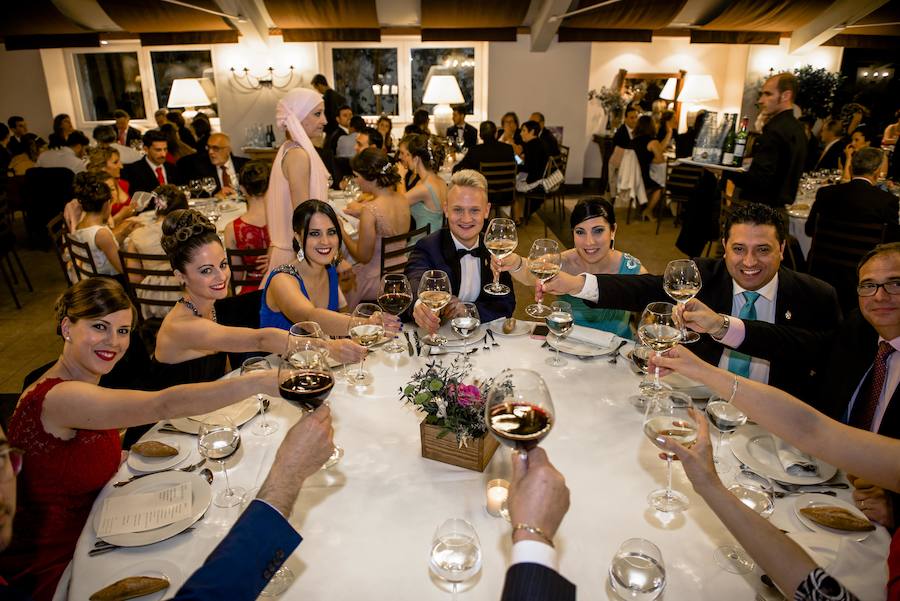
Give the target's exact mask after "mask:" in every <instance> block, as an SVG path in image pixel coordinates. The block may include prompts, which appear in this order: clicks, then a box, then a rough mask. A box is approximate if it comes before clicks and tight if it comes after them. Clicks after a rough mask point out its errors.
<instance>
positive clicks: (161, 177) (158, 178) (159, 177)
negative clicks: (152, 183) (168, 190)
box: [156, 167, 166, 186]
mask: <svg viewBox="0 0 900 601" xmlns="http://www.w3.org/2000/svg"><path fill="white" fill-rule="evenodd" d="M162 169H163V168H162V167H157V168H156V181H158V182H159V185H160V186H165V185H166V176H164V175H163V170H162Z"/></svg>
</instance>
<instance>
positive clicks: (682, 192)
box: [656, 165, 703, 234]
mask: <svg viewBox="0 0 900 601" xmlns="http://www.w3.org/2000/svg"><path fill="white" fill-rule="evenodd" d="M702 175H703V167H695V166H693V165H673V166H672V167H671V168H670V169H669V171H668V174H667V176H666V187H665V190H663V197H662V198H660V201H659V204H658V207H659V212H658V214H657V221H656V233H657V234H659V226H660V223H661V222H662V216H663V211H664V210H665V208H666V206H667V205H668V203H675V217H674V219H673V220H672V224H673V225H675V226H677V225H678V224H679V223H680V221H681V212H682V210H683V209H684V205H685V204H687V203H688V202H690V200H691V195H692V194H693V192H694V190H696V189H697V184H699V183H700V177H701V176H702ZM667 200H668V202H666V201H667Z"/></svg>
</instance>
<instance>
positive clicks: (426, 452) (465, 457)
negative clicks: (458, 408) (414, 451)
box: [419, 421, 500, 472]
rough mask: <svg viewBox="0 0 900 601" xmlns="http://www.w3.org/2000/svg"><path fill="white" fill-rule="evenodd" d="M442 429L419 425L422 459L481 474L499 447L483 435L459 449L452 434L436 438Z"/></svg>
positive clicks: (495, 441)
mask: <svg viewBox="0 0 900 601" xmlns="http://www.w3.org/2000/svg"><path fill="white" fill-rule="evenodd" d="M442 429H443V428H441V427H440V426H433V425H429V424H426V423H425V422H424V421H423V422H421V423H420V424H419V433H420V436H421V439H422V457H425V458H426V459H434V460H435V461H440V462H442V463H449V464H450V465H456V466H459V467H464V468H466V469H468V470H475V471H476V472H483V471H484V468H486V467H487V464H488V463H490V462H491V457H493V456H494V451H496V450H497V447H498V446H500V443H499V442H497V439H496V438H494V437H493V436H491V435H490V434H489V433H485V434H484V436H482V437H481V438H473V439H470V440H469V443H468V446H464V447H462V448H459V445H458V444H457V442H456V436H455V435H454V434H453V433H450V434H447V435H446V436H444V437H443V438H438V437H437V436H438V434H439V433H440V432H441V430H442Z"/></svg>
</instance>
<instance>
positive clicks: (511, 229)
mask: <svg viewBox="0 0 900 601" xmlns="http://www.w3.org/2000/svg"><path fill="white" fill-rule="evenodd" d="M484 245H485V246H486V247H487V249H488V251H489V252H490V253H491V254H492V255H494V256H495V257H497V260H498V261H500V262H502V261H503V259H505V258H506V257H508V256H509V255H510V254H512V252H513V251H514V250H516V246H518V245H519V237H518V234H517V233H516V222H515V221H513V220H512V219H506V218H503V217H498V218H497V219H491V222H490V223H489V224H488V227H487V231H486V232H485V233H484ZM484 291H485V292H487V293H488V294H494V295H496V296H502V295H504V294H509V286H507V285H505V284H501V283H500V274H499V273H498V274H496V275H494V282H493V283H492V284H488V285H487V286H485V287H484Z"/></svg>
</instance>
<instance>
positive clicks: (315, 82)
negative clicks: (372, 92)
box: [310, 73, 347, 136]
mask: <svg viewBox="0 0 900 601" xmlns="http://www.w3.org/2000/svg"><path fill="white" fill-rule="evenodd" d="M310 84H312V87H314V88H315V89H316V91H317V92H318V93H319V94H321V95H322V102H324V103H325V120H326V121H327V123H326V124H325V135H326V136H327V135H328V134H330V133H331V132H333V131H334V130H336V129H337V128H338V122H337V117H338V113H339V112H340V107H341V106H343V105H344V104H346V103H347V100H346V99H345V98H344V97H343V96H341V95H340V94H338V93H337V92H335V91H334V90H333V89H331V88H330V87H329V86H328V80H327V79H326V78H325V76H324V75H322V74H321V73H317V74H316V75H315V76H314V77H313V78H312V81H310Z"/></svg>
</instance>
